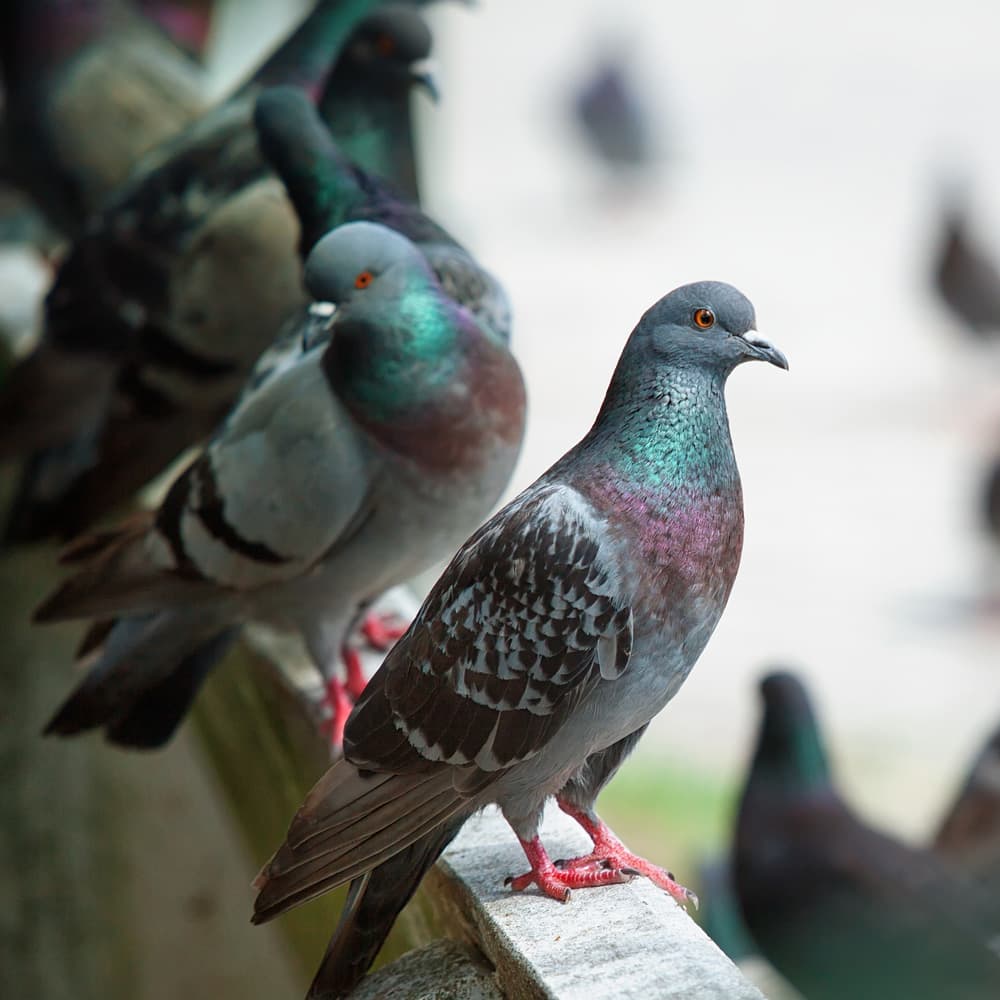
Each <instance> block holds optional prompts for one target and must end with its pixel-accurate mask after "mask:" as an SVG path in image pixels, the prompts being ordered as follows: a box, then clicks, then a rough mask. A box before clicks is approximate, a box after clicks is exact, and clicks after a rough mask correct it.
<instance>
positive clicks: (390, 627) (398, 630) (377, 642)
mask: <svg viewBox="0 0 1000 1000" xmlns="http://www.w3.org/2000/svg"><path fill="white" fill-rule="evenodd" d="M408 628H409V625H404V624H403V623H402V622H400V621H399V619H398V618H396V617H395V616H393V615H383V614H375V613H371V614H367V615H365V617H364V621H362V622H361V634H362V635H363V636H364V637H365V641H366V642H367V643H368V645H369V646H371V647H372V649H376V650H378V651H379V652H380V653H387V652H388V651H389V650H390V649H391V648H392V644H393V643H394V642H395V641H396V640H397V639H401V638H402V637H403V636H404V635H406V630H407V629H408Z"/></svg>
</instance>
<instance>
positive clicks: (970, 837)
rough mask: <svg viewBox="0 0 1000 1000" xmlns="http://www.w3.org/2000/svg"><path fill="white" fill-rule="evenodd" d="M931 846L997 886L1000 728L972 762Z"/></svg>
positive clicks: (999, 875)
mask: <svg viewBox="0 0 1000 1000" xmlns="http://www.w3.org/2000/svg"><path fill="white" fill-rule="evenodd" d="M934 850H935V851H936V852H937V853H938V854H939V855H941V856H942V857H944V858H947V859H948V860H949V861H950V862H952V863H953V864H954V865H955V866H956V867H958V868H960V869H961V870H962V871H963V872H965V873H966V874H968V875H971V876H973V877H974V878H977V879H981V880H983V881H984V882H987V883H989V884H990V885H992V886H993V887H994V890H995V889H996V888H1000V729H997V730H996V732H994V733H993V735H992V736H991V737H990V739H989V740H988V741H987V743H986V745H985V746H984V747H983V749H982V750H981V751H980V752H979V754H978V755H977V756H976V759H975V760H974V761H973V762H972V766H971V768H970V769H969V773H968V777H967V778H966V780H965V782H964V784H963V785H962V787H961V789H960V790H959V792H958V795H957V796H956V798H955V801H954V802H953V803H952V804H951V806H950V807H949V809H948V811H947V813H946V814H945V817H944V819H943V820H942V821H941V825H940V827H939V828H938V831H937V834H936V835H935V837H934Z"/></svg>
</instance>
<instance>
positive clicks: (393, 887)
mask: <svg viewBox="0 0 1000 1000" xmlns="http://www.w3.org/2000/svg"><path fill="white" fill-rule="evenodd" d="M464 821H465V817H464V816H462V817H456V818H454V819H453V820H451V821H450V822H448V823H445V824H444V825H443V826H440V827H438V828H437V829H435V830H432V831H431V832H430V833H428V834H426V835H425V836H423V837H421V838H420V839H419V840H415V841H414V842H413V843H412V844H410V846H409V847H406V848H404V849H403V850H402V851H400V852H399V853H398V854H396V855H395V856H394V857H392V858H390V859H389V860H388V861H386V862H385V863H383V864H381V865H379V866H378V867H377V868H375V869H373V870H372V871H371V872H370V873H369V874H368V875H366V876H363V877H362V878H359V879H355V880H354V882H352V883H351V889H350V892H349V893H348V897H347V902H346V903H345V904H344V910H343V914H342V915H341V919H340V925H339V926H338V928H337V931H336V933H335V934H334V936H333V939H332V940H331V941H330V944H329V946H328V947H327V950H326V953H325V954H324V956H323V961H322V963H321V964H320V967H319V971H318V972H317V973H316V976H315V978H314V979H313V982H312V986H310V988H309V993H308V1000H333V998H334V997H343V996H347V995H348V994H349V993H350V991H351V990H352V989H353V988H354V987H355V986H356V985H357V984H358V982H359V981H360V980H361V979H362V977H363V976H364V975H365V973H366V972H367V971H368V969H370V968H371V965H372V963H373V962H374V961H375V957H376V956H377V955H378V953H379V950H380V949H381V947H382V944H383V943H384V942H385V939H386V937H387V936H388V934H389V930H390V929H391V927H392V925H393V923H394V921H395V919H396V917H397V916H398V915H399V913H400V911H401V910H402V909H403V907H404V906H406V904H407V903H408V902H409V900H410V899H411V897H412V896H413V894H414V892H416V890H417V886H419V885H420V882H421V880H422V879H423V877H424V875H425V874H426V873H427V871H428V870H429V869H430V868H431V867H432V866H433V864H434V862H435V861H437V859H438V858H439V857H440V856H441V853H442V851H444V849H445V848H446V847H447V846H448V844H449V843H451V841H452V840H453V839H454V837H455V835H456V834H457V833H458V831H459V829H460V828H461V826H462V823H463V822H464Z"/></svg>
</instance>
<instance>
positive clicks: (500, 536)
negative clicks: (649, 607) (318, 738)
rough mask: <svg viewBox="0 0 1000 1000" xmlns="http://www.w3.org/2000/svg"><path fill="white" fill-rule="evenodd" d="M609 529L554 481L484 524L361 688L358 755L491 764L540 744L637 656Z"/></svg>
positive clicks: (348, 746) (379, 764)
mask: <svg viewBox="0 0 1000 1000" xmlns="http://www.w3.org/2000/svg"><path fill="white" fill-rule="evenodd" d="M602 538H603V523H602V521H601V519H600V517H599V516H598V515H597V514H596V513H595V512H594V511H593V509H592V508H591V507H590V506H589V504H587V502H586V501H585V500H584V499H583V498H582V497H581V496H580V495H579V494H577V493H576V492H575V491H573V490H571V489H569V488H567V487H557V486H552V485H543V486H541V487H536V488H533V489H532V490H531V491H530V492H529V493H527V494H524V495H522V497H520V498H518V499H517V500H515V501H514V502H513V503H512V504H511V505H510V506H508V507H507V508H506V509H505V510H504V511H502V512H501V513H500V514H499V515H497V516H496V517H495V518H494V519H493V520H492V521H490V522H489V523H488V524H487V525H486V526H485V527H483V528H482V529H480V531H479V532H478V533H477V534H476V535H474V536H473V538H472V539H471V540H470V541H469V542H467V543H466V545H465V546H464V547H463V548H462V550H461V551H460V552H459V554H458V555H457V556H456V557H455V559H454V560H453V561H452V563H451V565H450V566H449V567H448V569H447V570H446V571H445V573H444V574H443V576H442V577H441V580H440V581H439V582H438V584H437V585H436V586H435V588H434V589H433V590H432V591H431V594H430V595H429V597H428V598H427V600H426V602H425V603H424V606H423V608H422V609H421V611H420V613H419V615H418V616H417V619H416V621H415V622H414V624H413V626H412V627H411V629H410V631H409V633H408V634H407V636H406V638H405V639H404V640H403V641H402V642H400V643H399V644H398V645H397V646H396V647H395V649H394V650H393V652H392V653H390V655H389V657H388V658H387V660H386V662H385V664H384V666H383V667H382V669H381V671H380V672H379V674H378V675H377V677H376V679H375V681H373V683H372V685H370V689H369V690H370V693H366V695H365V696H364V697H363V698H362V700H361V701H360V702H359V704H358V707H357V709H356V711H355V712H354V714H353V715H352V717H351V719H350V721H349V722H348V726H347V732H346V735H345V752H346V754H347V756H348V758H349V759H351V760H353V761H355V762H356V763H358V764H359V765H360V766H362V767H372V768H373V769H376V770H381V769H383V768H386V767H389V768H391V769H397V768H400V767H403V768H405V767H406V766H407V765H406V761H407V759H408V758H409V759H411V760H413V761H414V762H416V761H421V762H423V761H427V760H436V761H442V762H445V763H449V764H453V765H457V766H459V767H462V768H473V767H474V768H475V769H476V770H477V771H479V772H487V773H493V772H497V771H500V770H503V769H505V768H508V767H510V766H512V765H514V764H517V763H518V762H519V761H523V760H526V759H528V758H529V757H532V756H534V755H535V754H536V753H538V752H539V751H540V750H541V749H542V748H543V747H544V746H545V745H546V744H547V743H548V741H549V740H550V739H551V738H552V736H553V735H554V734H555V733H556V732H557V731H558V730H559V729H560V727H561V726H562V725H563V724H564V723H565V722H566V720H567V719H568V718H569V717H570V715H572V713H573V709H574V708H575V706H576V705H577V704H578V703H579V701H580V700H581V699H582V698H583V697H585V696H586V695H587V694H588V693H589V692H590V691H591V690H592V689H593V687H594V686H595V685H596V684H597V683H598V682H599V681H600V680H601V679H602V678H604V679H613V678H615V677H618V676H620V675H621V674H622V673H623V671H624V670H625V669H626V667H627V665H628V660H629V654H630V651H631V643H632V612H631V609H630V608H629V607H628V606H627V605H626V604H624V603H623V602H622V601H621V599H620V598H619V597H618V596H617V590H618V587H617V567H616V566H615V564H614V560H613V558H609V555H608V553H607V551H606V547H605V546H604V545H603V544H602ZM404 745H405V749H404ZM414 751H416V753H414ZM469 777H470V779H471V780H473V781H475V780H476V779H475V777H474V776H473V775H469ZM463 787H465V784H464V782H463Z"/></svg>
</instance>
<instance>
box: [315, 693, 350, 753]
mask: <svg viewBox="0 0 1000 1000" xmlns="http://www.w3.org/2000/svg"><path fill="white" fill-rule="evenodd" d="M321 704H322V709H323V713H324V716H325V717H324V719H323V721H322V722H321V723H320V727H319V729H320V732H321V733H322V734H323V735H324V736H326V737H327V738H328V739H329V741H330V750H331V751H332V752H333V753H334V754H339V753H340V751H341V750H342V749H343V746H344V727H345V726H346V725H347V717H348V716H349V715H350V714H351V709H352V708H353V707H354V705H353V703H352V702H351V699H350V698H349V697H348V694H347V691H346V690H345V688H344V685H343V684H341V683H340V681H338V680H337V679H336V677H334V678H333V679H331V680H329V681H327V684H326V693H325V694H324V696H323V700H322V703H321Z"/></svg>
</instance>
